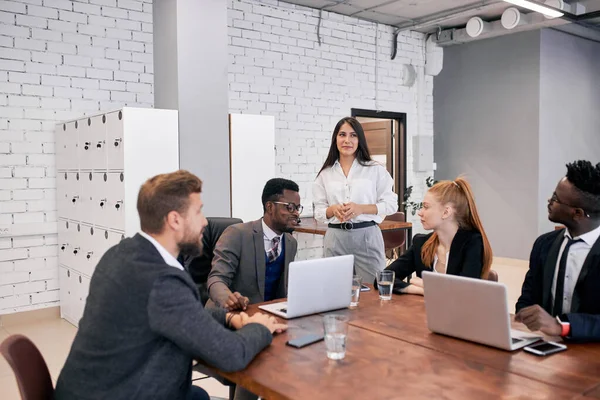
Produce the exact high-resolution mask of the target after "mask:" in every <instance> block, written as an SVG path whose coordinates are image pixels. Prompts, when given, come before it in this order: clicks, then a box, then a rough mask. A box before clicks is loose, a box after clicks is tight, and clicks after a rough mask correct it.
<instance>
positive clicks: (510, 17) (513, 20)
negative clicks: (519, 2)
mask: <svg viewBox="0 0 600 400" xmlns="http://www.w3.org/2000/svg"><path fill="white" fill-rule="evenodd" d="M500 23H501V24H502V27H504V29H509V30H511V29H514V28H516V27H517V26H522V25H526V24H530V23H531V14H523V13H522V12H521V11H519V9H518V8H516V7H509V8H507V9H506V10H504V12H503V13H502V17H501V18H500Z"/></svg>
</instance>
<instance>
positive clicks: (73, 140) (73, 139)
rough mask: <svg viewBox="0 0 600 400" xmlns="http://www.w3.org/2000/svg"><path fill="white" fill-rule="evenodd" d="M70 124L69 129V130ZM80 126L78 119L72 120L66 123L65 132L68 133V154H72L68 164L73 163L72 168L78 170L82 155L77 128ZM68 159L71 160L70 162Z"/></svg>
mask: <svg viewBox="0 0 600 400" xmlns="http://www.w3.org/2000/svg"><path fill="white" fill-rule="evenodd" d="M69 126H70V130H69ZM80 128H81V123H80V121H74V122H71V123H70V124H68V125H67V132H70V133H69V143H70V145H69V147H70V149H69V150H68V151H69V154H72V155H73V156H72V157H73V158H71V157H69V164H74V165H73V166H72V167H71V168H69V169H72V170H79V169H80V168H81V159H82V157H83V154H82V148H81V147H79V129H80ZM70 160H73V162H71V161H70Z"/></svg>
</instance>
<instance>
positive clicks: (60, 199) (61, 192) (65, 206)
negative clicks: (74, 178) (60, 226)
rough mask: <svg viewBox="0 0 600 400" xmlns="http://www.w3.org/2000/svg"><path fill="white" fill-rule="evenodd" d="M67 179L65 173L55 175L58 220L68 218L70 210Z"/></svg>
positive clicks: (67, 176)
mask: <svg viewBox="0 0 600 400" xmlns="http://www.w3.org/2000/svg"><path fill="white" fill-rule="evenodd" d="M57 161H58V158H57ZM68 178H69V174H68V173H67V172H59V173H57V174H56V208H57V211H58V217H59V218H68V216H69V212H70V208H71V205H70V204H69V202H70V198H69V185H68V181H67V180H68Z"/></svg>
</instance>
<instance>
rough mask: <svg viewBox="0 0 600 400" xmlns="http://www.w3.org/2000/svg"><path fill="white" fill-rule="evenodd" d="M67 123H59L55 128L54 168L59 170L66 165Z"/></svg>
mask: <svg viewBox="0 0 600 400" xmlns="http://www.w3.org/2000/svg"><path fill="white" fill-rule="evenodd" d="M66 131H67V124H60V125H57V126H56V129H55V133H54V136H55V140H56V169H57V170H59V171H61V170H64V169H66V168H67V167H66V166H67V159H66V158H67V151H66V145H67V132H66Z"/></svg>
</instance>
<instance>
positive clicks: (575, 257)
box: [552, 227, 600, 314]
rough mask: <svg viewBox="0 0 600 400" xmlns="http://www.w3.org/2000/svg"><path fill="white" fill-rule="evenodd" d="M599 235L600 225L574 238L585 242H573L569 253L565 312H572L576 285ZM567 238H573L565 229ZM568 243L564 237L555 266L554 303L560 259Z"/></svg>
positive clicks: (565, 286)
mask: <svg viewBox="0 0 600 400" xmlns="http://www.w3.org/2000/svg"><path fill="white" fill-rule="evenodd" d="M598 237H600V227H598V228H596V229H594V230H593V231H589V232H588V233H584V234H583V235H581V236H578V237H575V238H573V239H581V240H583V242H577V243H573V244H572V245H571V247H570V248H569V254H568V255H567V265H566V267H567V268H566V269H565V283H564V286H563V309H562V313H563V314H567V313H570V312H571V303H572V300H573V292H574V291H575V285H576V284H577V280H578V279H579V274H580V273H581V268H583V263H584V262H585V259H586V257H587V255H588V254H589V252H590V250H591V249H592V246H593V245H594V243H596V240H598ZM565 238H568V239H571V235H570V233H569V230H568V229H565ZM566 245H567V240H565V239H563V242H562V244H561V246H560V251H559V252H558V259H557V260H556V268H554V279H553V281H552V304H554V299H555V297H556V278H557V277H558V268H559V264H560V259H561V257H562V253H563V251H564V249H565V246H566Z"/></svg>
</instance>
